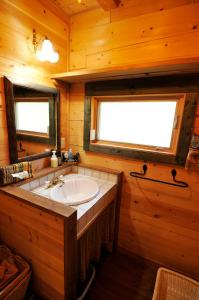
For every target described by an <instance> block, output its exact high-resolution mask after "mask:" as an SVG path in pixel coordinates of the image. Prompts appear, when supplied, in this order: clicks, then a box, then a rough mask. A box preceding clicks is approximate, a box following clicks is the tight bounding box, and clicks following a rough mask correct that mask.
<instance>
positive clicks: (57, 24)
mask: <svg viewBox="0 0 199 300" xmlns="http://www.w3.org/2000/svg"><path fill="white" fill-rule="evenodd" d="M33 28H34V29H35V30H36V32H37V33H38V39H39V40H40V39H41V38H42V37H44V36H47V37H48V38H49V39H50V40H51V41H52V43H53V45H54V48H55V49H56V50H58V52H59V53H60V60H59V62H58V63H57V64H51V63H47V62H45V63H42V62H39V61H38V60H37V59H36V57H35V54H34V49H33V45H32V31H33ZM0 40H1V47H0V75H6V76H10V77H13V78H14V79H15V80H17V81H19V82H23V81H25V82H26V81H30V82H36V83H38V84H44V85H48V86H52V82H51V80H50V78H49V77H50V74H51V73H55V72H63V71H67V64H68V53H67V46H68V25H67V24H66V23H65V22H63V21H62V20H60V19H59V18H58V17H57V16H56V15H55V14H53V13H52V12H51V11H50V10H48V9H47V7H46V6H44V5H42V4H41V3H40V1H39V0H34V1H32V2H30V1H27V0H2V1H1V2H0Z"/></svg>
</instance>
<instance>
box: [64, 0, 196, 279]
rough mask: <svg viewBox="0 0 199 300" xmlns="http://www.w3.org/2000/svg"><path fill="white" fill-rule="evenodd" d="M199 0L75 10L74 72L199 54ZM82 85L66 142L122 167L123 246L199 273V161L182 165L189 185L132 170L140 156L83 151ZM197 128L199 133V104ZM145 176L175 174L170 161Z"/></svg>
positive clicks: (76, 88)
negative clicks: (138, 174) (140, 175)
mask: <svg viewBox="0 0 199 300" xmlns="http://www.w3.org/2000/svg"><path fill="white" fill-rule="evenodd" d="M198 15H199V3H198V1H192V0H161V1H150V0H144V1H140V0H134V1H132V0H125V1H122V4H121V6H120V8H118V9H115V10H112V11H111V12H104V11H103V10H101V9H96V10H92V11H88V12H85V13H82V14H78V15H75V16H72V18H71V31H70V70H79V69H86V68H88V69H92V68H95V69H96V68H107V70H108V68H109V67H112V66H118V69H119V68H120V67H122V66H124V65H128V64H134V63H136V64H137V65H138V64H139V63H145V62H146V63H148V64H150V63H152V62H155V61H167V60H172V59H176V58H181V59H182V60H184V61H185V62H186V58H191V57H192V58H193V57H196V58H199V27H198ZM83 102H84V86H83V84H73V85H72V86H71V91H70V106H69V131H68V135H69V143H70V147H71V148H72V149H73V150H74V151H79V152H80V155H81V159H82V161H83V162H85V163H89V164H93V165H100V166H106V167H110V168H114V169H117V170H123V171H124V182H123V183H124V184H123V193H122V208H121V222H120V234H119V246H120V248H121V249H123V250H124V251H126V252H128V253H134V254H136V255H139V256H142V257H145V258H148V259H151V260H154V261H157V262H159V263H160V264H163V265H166V266H169V267H170V268H173V269H176V270H179V271H181V272H184V273H188V274H190V275H192V276H193V277H197V278H199V260H198V253H199V161H198V159H196V160H195V165H193V164H192V167H191V169H188V170H186V169H184V168H181V167H177V168H176V169H177V178H178V179H179V180H183V181H186V182H188V183H189V188H187V189H182V188H178V187H169V186H166V185H161V184H159V183H152V182H147V181H144V180H139V179H136V178H132V177H130V176H129V172H130V171H138V172H139V171H140V170H141V169H142V165H143V162H142V161H135V160H133V159H128V158H126V159H125V158H122V157H119V156H118V157H117V156H108V155H103V154H96V153H95V154H94V153H89V152H87V153H86V152H84V151H83V148H82V146H83V120H84V106H83V105H84V103H83ZM194 132H195V133H196V134H199V104H198V106H197V109H196V117H195V124H194ZM147 165H148V176H149V177H153V178H156V179H162V180H166V181H168V180H170V179H171V176H170V172H171V169H172V168H173V166H169V165H160V164H155V163H148V164H147Z"/></svg>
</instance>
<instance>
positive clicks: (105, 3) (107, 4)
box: [97, 0, 120, 10]
mask: <svg viewBox="0 0 199 300" xmlns="http://www.w3.org/2000/svg"><path fill="white" fill-rule="evenodd" d="M97 2H98V3H99V5H100V6H101V7H102V8H103V9H104V10H111V9H114V8H117V7H118V6H119V4H120V0H97Z"/></svg>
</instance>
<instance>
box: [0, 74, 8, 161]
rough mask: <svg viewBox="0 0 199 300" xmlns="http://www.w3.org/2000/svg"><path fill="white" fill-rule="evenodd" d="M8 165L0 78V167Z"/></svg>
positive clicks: (2, 92)
mask: <svg viewBox="0 0 199 300" xmlns="http://www.w3.org/2000/svg"><path fill="white" fill-rule="evenodd" d="M8 163H9V150H8V134H7V122H6V107H5V97H4V85H3V78H2V77H0V165H1V166H2V165H6V164H8Z"/></svg>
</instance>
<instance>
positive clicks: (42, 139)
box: [4, 77, 60, 163]
mask: <svg viewBox="0 0 199 300" xmlns="http://www.w3.org/2000/svg"><path fill="white" fill-rule="evenodd" d="M4 88H5V98H6V113H7V126H8V139H9V151H10V163H16V162H20V161H27V160H29V161H30V160H34V159H38V158H42V157H46V156H50V155H51V151H52V149H57V150H58V151H60V121H59V111H60V105H59V93H58V91H57V90H56V89H54V88H46V87H42V86H38V85H37V86H34V87H33V88H32V87H26V86H21V85H18V84H13V83H12V82H11V81H10V80H8V79H7V78H6V77H5V78H4Z"/></svg>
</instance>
